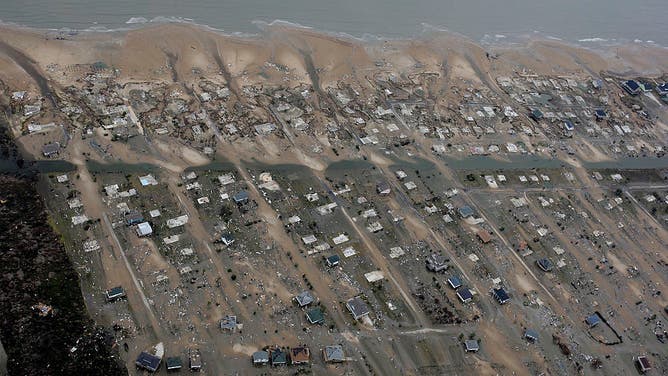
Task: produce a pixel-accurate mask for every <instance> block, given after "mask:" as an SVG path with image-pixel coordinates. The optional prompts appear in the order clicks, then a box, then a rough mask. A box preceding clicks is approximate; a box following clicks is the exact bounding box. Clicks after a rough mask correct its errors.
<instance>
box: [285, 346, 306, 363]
mask: <svg viewBox="0 0 668 376" xmlns="http://www.w3.org/2000/svg"><path fill="white" fill-rule="evenodd" d="M290 361H291V362H292V364H293V365H300V364H308V363H309V362H310V361H311V351H310V350H309V348H308V347H307V346H306V345H303V346H298V347H293V348H292V349H290Z"/></svg>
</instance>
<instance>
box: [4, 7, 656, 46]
mask: <svg viewBox="0 0 668 376" xmlns="http://www.w3.org/2000/svg"><path fill="white" fill-rule="evenodd" d="M667 16H668V0H415V1H406V0H190V1H187V0H29V1H19V0H0V20H1V21H2V22H6V23H15V24H19V25H24V26H30V27H38V28H47V29H74V30H87V29H94V30H108V29H119V28H130V27H139V26H141V25H143V24H146V23H151V22H165V21H170V20H171V21H179V22H193V23H197V24H202V25H207V26H210V27H213V28H216V29H221V30H223V31H224V32H226V33H250V34H254V33H258V32H260V27H259V26H261V25H263V24H267V23H271V22H273V21H275V20H282V21H287V22H291V23H295V24H299V25H302V26H306V27H312V28H314V29H316V30H322V31H328V32H340V33H346V34H348V35H352V36H354V37H358V38H374V37H375V38H412V37H417V36H420V35H421V34H422V33H424V32H425V30H427V31H429V30H440V29H444V30H448V31H452V32H456V33H459V34H462V35H465V36H467V37H469V38H471V39H472V40H474V41H483V42H493V41H503V40H504V39H506V38H516V37H518V36H531V35H538V36H541V37H546V38H558V39H561V40H564V41H567V42H573V43H580V44H589V43H594V44H595V43H603V44H606V43H609V44H619V43H640V42H642V43H650V44H651V43H656V44H658V45H661V46H668V22H666V18H667Z"/></svg>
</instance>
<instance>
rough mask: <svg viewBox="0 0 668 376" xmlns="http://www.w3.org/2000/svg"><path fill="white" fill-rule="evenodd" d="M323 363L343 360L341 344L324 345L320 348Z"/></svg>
mask: <svg viewBox="0 0 668 376" xmlns="http://www.w3.org/2000/svg"><path fill="white" fill-rule="evenodd" d="M322 357H323V359H324V360H325V363H341V362H343V361H344V360H345V356H344V354H343V347H342V346H341V345H334V346H325V348H324V349H323V350H322Z"/></svg>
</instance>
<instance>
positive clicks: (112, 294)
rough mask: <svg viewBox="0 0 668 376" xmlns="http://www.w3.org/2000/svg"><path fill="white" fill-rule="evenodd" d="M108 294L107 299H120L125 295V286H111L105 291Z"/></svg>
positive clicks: (111, 300)
mask: <svg viewBox="0 0 668 376" xmlns="http://www.w3.org/2000/svg"><path fill="white" fill-rule="evenodd" d="M105 294H106V296H107V301H109V302H113V301H116V300H118V299H122V298H124V297H125V290H123V287H121V286H116V287H114V288H111V289H109V290H107V291H106V292H105Z"/></svg>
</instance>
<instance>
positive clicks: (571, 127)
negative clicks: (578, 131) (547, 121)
mask: <svg viewBox="0 0 668 376" xmlns="http://www.w3.org/2000/svg"><path fill="white" fill-rule="evenodd" d="M564 130H565V131H566V132H573V131H574V130H575V126H574V125H573V122H572V121H570V120H566V121H564Z"/></svg>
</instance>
